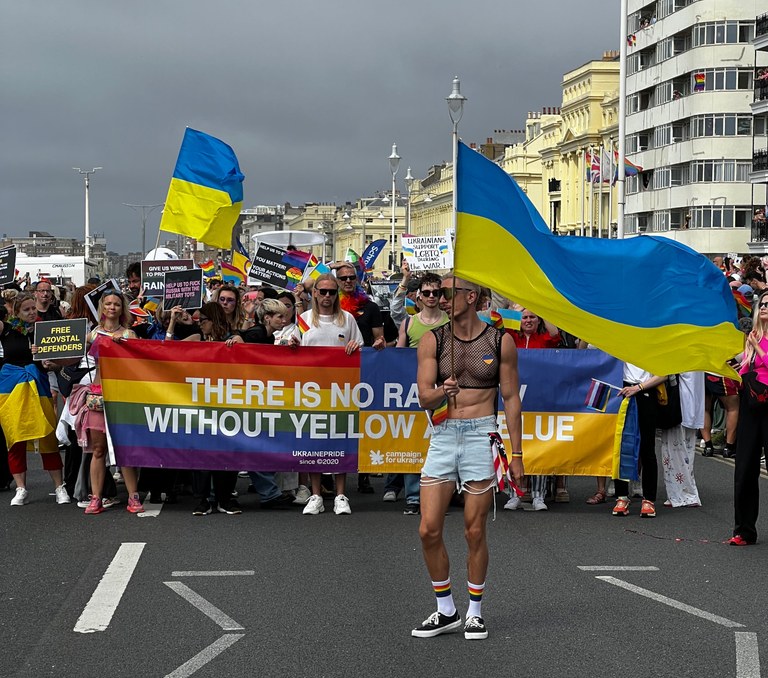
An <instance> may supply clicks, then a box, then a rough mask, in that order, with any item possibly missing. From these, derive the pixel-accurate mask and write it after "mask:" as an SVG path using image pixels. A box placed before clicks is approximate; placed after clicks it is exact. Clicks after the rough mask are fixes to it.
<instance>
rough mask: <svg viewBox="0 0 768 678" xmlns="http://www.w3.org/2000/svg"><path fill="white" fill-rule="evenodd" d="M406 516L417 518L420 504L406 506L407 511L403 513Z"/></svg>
mask: <svg viewBox="0 0 768 678" xmlns="http://www.w3.org/2000/svg"><path fill="white" fill-rule="evenodd" d="M403 515H404V516H417V515H419V505H418V504H406V505H405V510H404V511H403Z"/></svg>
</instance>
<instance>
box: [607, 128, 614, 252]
mask: <svg viewBox="0 0 768 678" xmlns="http://www.w3.org/2000/svg"><path fill="white" fill-rule="evenodd" d="M608 143H609V144H610V146H609V149H610V150H609V151H608V239H609V240H610V238H611V237H612V236H611V228H612V221H613V137H611V138H610V139H609V140H608Z"/></svg>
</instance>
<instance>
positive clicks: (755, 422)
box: [728, 290, 768, 546]
mask: <svg viewBox="0 0 768 678" xmlns="http://www.w3.org/2000/svg"><path fill="white" fill-rule="evenodd" d="M753 371H754V372H755V373H756V380H757V382H759V384H757V385H756V387H757V388H758V389H759V388H760V387H761V385H764V386H768V290H767V291H764V292H762V293H761V294H760V298H759V300H758V302H757V307H756V308H755V313H754V318H753V320H752V331H751V332H750V333H749V335H748V336H747V345H746V348H745V350H744V359H743V360H742V362H741V369H740V370H739V373H740V374H742V375H744V374H746V373H747V372H753ZM744 388H748V387H747V386H744ZM764 450H768V402H765V403H760V404H757V403H756V402H755V401H754V400H753V399H752V398H751V397H750V396H748V395H747V394H746V393H744V391H742V395H741V403H740V405H739V426H738V429H737V432H736V469H735V477H734V497H733V503H734V509H735V521H734V522H735V526H734V528H733V537H731V538H730V539H729V540H728V543H729V544H730V545H731V546H748V545H750V544H754V543H755V542H756V541H757V526H756V525H757V514H758V509H759V508H760V487H759V482H760V457H761V456H762V455H763V452H764Z"/></svg>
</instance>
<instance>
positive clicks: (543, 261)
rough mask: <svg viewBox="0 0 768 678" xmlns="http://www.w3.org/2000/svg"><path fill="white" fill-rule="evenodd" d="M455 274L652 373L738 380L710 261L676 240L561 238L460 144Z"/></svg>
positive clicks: (733, 335)
mask: <svg viewBox="0 0 768 678" xmlns="http://www.w3.org/2000/svg"><path fill="white" fill-rule="evenodd" d="M457 170H458V171H457V194H458V195H457V213H458V214H457V222H458V225H457V232H456V251H455V273H456V275H457V276H459V277H461V278H465V279H467V280H470V281H472V282H474V283H477V284H480V285H485V286H488V287H491V288H492V289H494V290H496V291H497V292H499V293H501V294H503V295H504V296H506V297H509V298H510V299H513V300H514V301H515V302H517V303H519V304H522V305H523V306H525V307H526V308H530V309H531V310H532V311H533V312H534V313H536V314H538V315H540V316H542V317H543V318H546V319H547V320H548V321H550V322H551V323H554V324H555V325H557V326H558V327H560V328H562V329H564V330H566V331H567V332H570V333H571V334H574V335H576V336H577V337H580V338H581V339H584V340H586V341H588V342H590V343H591V344H594V345H595V346H597V347H598V348H601V349H602V350H603V351H605V352H606V353H609V354H610V355H613V356H615V357H617V358H619V359H621V360H624V361H626V362H630V363H633V364H635V365H638V366H640V367H642V368H643V369H645V370H647V371H649V372H652V373H653V374H658V375H665V374H674V373H677V372H687V371H689V370H690V371H692V370H704V371H707V372H713V373H715V374H721V375H727V376H731V377H733V376H735V375H736V373H735V372H734V371H733V369H732V368H730V367H729V366H728V365H726V361H727V360H728V359H729V358H731V357H733V356H734V355H736V354H737V353H739V352H740V351H741V350H742V349H743V347H744V338H743V334H742V333H741V332H740V331H739V330H738V329H737V326H736V309H735V306H734V303H733V295H732V294H731V291H730V289H729V287H728V284H727V282H726V280H725V276H723V274H722V272H721V271H720V270H719V269H718V268H717V267H716V266H714V265H713V264H712V263H711V262H710V261H709V260H708V259H707V258H706V257H704V256H702V255H701V254H698V253H697V252H694V251H693V250H691V249H690V248H688V247H686V246H684V245H681V244H680V243H677V242H675V241H673V240H669V239H667V238H660V237H657V236H647V235H643V236H640V237H636V238H629V239H625V240H608V239H595V238H581V237H561V236H557V235H554V234H553V233H551V232H550V231H549V229H548V228H547V225H546V224H545V223H544V220H543V219H542V218H541V216H540V215H539V213H538V212H537V211H536V208H535V207H534V206H533V205H532V204H531V202H530V201H529V200H528V198H527V197H526V195H525V193H523V191H522V190H520V187H519V186H518V185H517V184H516V183H515V181H514V180H513V179H512V178H511V177H510V176H509V175H508V174H506V173H505V172H504V171H503V170H502V169H501V168H500V167H498V166H497V165H495V164H494V163H493V162H491V161H489V160H487V159H486V158H484V157H483V156H482V155H480V154H479V153H477V152H476V151H473V150H471V149H470V148H468V147H467V146H465V145H464V144H459V151H458V168H457Z"/></svg>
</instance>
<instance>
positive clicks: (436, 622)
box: [411, 610, 461, 638]
mask: <svg viewBox="0 0 768 678" xmlns="http://www.w3.org/2000/svg"><path fill="white" fill-rule="evenodd" d="M460 628H461V615H460V614H459V611H458V610H456V612H454V613H453V614H452V615H451V616H450V617H449V616H447V615H444V614H442V613H440V612H434V613H432V614H431V615H429V617H427V618H426V619H425V620H424V621H423V622H422V624H421V626H417V627H416V628H415V629H413V631H411V635H412V636H413V637H414V638H433V637H434V636H439V635H440V634H441V633H451V632H452V631H456V630H457V629H460Z"/></svg>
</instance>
